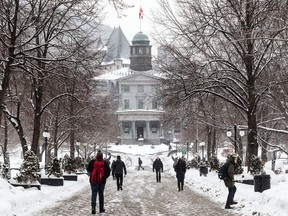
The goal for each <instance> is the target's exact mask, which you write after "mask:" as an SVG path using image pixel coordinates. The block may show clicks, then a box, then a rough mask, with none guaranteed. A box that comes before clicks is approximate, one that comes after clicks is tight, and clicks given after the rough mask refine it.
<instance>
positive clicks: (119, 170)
mask: <svg viewBox="0 0 288 216" xmlns="http://www.w3.org/2000/svg"><path fill="white" fill-rule="evenodd" d="M123 172H124V174H125V176H126V175H127V171H126V166H125V163H124V162H123V161H122V160H121V157H120V155H118V156H117V160H116V161H115V162H114V163H113V168H112V175H113V176H115V177H116V185H117V190H118V191H119V190H123Z"/></svg>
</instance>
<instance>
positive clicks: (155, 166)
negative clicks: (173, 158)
mask: <svg viewBox="0 0 288 216" xmlns="http://www.w3.org/2000/svg"><path fill="white" fill-rule="evenodd" d="M154 170H155V171H156V181H157V182H161V172H163V163H162V161H161V159H160V158H159V157H157V158H156V159H155V161H154V162H153V172H154Z"/></svg>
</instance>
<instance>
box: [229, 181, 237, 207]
mask: <svg viewBox="0 0 288 216" xmlns="http://www.w3.org/2000/svg"><path fill="white" fill-rule="evenodd" d="M236 190H237V188H236V186H235V185H234V186H233V187H228V196H227V203H228V204H231V203H232V202H233V201H234V195H235V193H236Z"/></svg>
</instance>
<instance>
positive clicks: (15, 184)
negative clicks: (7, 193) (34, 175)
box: [9, 180, 41, 190]
mask: <svg viewBox="0 0 288 216" xmlns="http://www.w3.org/2000/svg"><path fill="white" fill-rule="evenodd" d="M9 183H10V184H11V185H12V186H14V187H23V188H25V189H27V188H32V187H36V188H37V189H38V190H41V184H40V183H39V182H38V181H36V182H33V183H31V184H27V183H25V182H17V181H15V180H10V181H9Z"/></svg>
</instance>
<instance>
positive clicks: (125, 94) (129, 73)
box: [95, 29, 164, 144]
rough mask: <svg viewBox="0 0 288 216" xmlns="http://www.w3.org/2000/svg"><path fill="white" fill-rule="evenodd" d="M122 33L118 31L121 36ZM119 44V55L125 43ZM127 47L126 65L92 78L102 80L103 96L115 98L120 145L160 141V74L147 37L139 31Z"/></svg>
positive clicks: (118, 57) (161, 133) (157, 142)
mask: <svg viewBox="0 0 288 216" xmlns="http://www.w3.org/2000/svg"><path fill="white" fill-rule="evenodd" d="M120 30H121V29H120ZM112 34H113V32H112ZM120 35H121V36H120ZM123 35H124V34H118V36H120V37H122V36H123ZM110 38H111V37H110ZM113 40H118V41H119V40H120V38H117V37H114V39H113ZM122 40H123V39H122ZM110 43H113V41H110ZM118 45H119V47H114V48H115V49H116V50H118V51H117V53H118V54H120V53H123V52H122V51H121V49H124V50H126V49H127V47H125V46H127V44H126V43H125V44H121V43H118ZM106 46H107V47H108V44H107V43H106ZM129 50H130V53H129V55H130V56H129V57H130V65H129V67H121V68H119V69H116V70H112V71H109V72H106V73H103V74H102V75H100V76H97V77H95V80H98V81H99V82H100V83H101V85H100V86H101V89H100V92H101V93H102V94H103V95H104V94H105V95H106V96H108V95H109V96H110V97H111V96H112V98H113V101H117V107H116V108H115V113H116V115H117V119H118V125H119V134H117V136H118V139H119V140H118V141H119V142H122V144H140V143H141V144H159V143H160V139H161V138H162V136H163V133H164V131H163V128H162V124H161V118H162V116H163V114H164V110H163V107H162V106H161V101H160V100H159V98H158V97H157V89H158V88H159V86H160V83H159V78H160V76H159V74H157V73H156V72H155V71H154V70H153V68H152V54H151V45H150V40H149V38H148V36H147V35H146V34H144V33H143V32H138V33H137V34H136V35H135V36H134V37H133V39H132V45H129ZM108 52H109V49H108ZM117 59H122V56H121V55H118V56H117Z"/></svg>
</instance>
